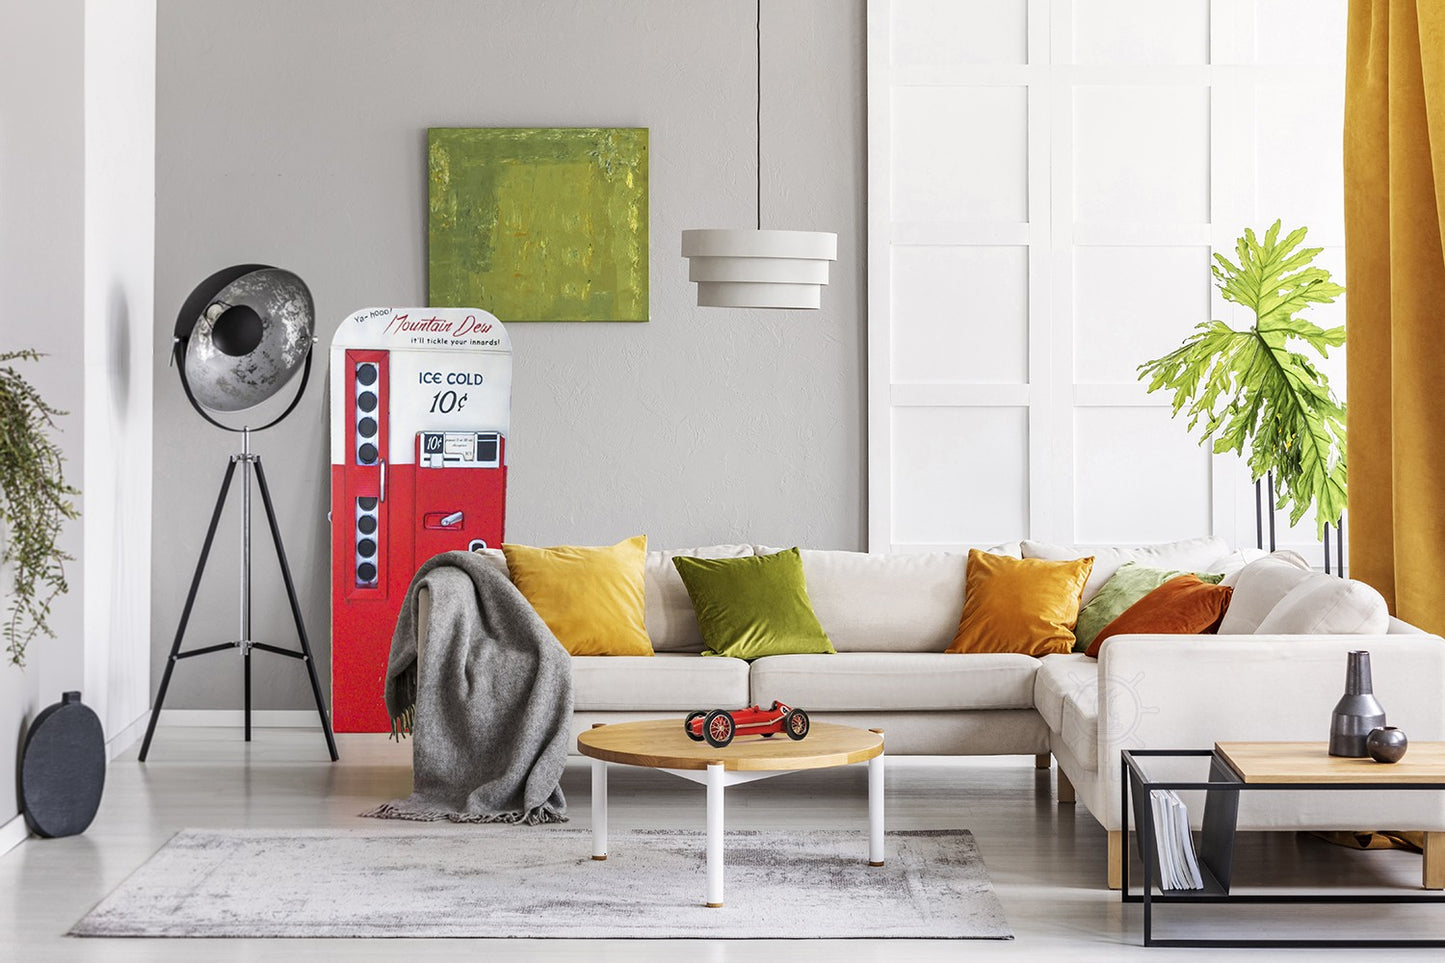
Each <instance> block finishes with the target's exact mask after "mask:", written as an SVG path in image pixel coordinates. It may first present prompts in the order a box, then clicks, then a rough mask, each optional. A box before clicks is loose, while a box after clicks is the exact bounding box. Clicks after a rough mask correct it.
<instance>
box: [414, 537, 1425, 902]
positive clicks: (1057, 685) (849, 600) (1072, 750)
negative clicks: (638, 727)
mask: <svg viewBox="0 0 1445 963" xmlns="http://www.w3.org/2000/svg"><path fill="white" fill-rule="evenodd" d="M990 550H991V551H994V552H997V553H1000V554H1009V555H1014V556H1020V555H1022V556H1027V557H1044V558H1061V557H1070V556H1072V555H1078V554H1092V555H1095V557H1096V563H1095V572H1094V575H1093V576H1092V577H1091V578H1090V580H1089V584H1088V585H1087V586H1086V588H1085V596H1086V601H1087V599H1088V598H1092V596H1093V594H1094V593H1095V592H1097V591H1098V589H1099V587H1100V586H1101V585H1102V584H1103V583H1104V582H1105V581H1107V579H1108V577H1109V575H1110V574H1112V572H1113V571H1114V570H1115V569H1116V568H1117V567H1118V566H1119V565H1120V564H1122V563H1123V562H1125V561H1128V560H1130V559H1133V560H1136V561H1139V562H1140V563H1141V564H1145V565H1153V566H1158V567H1165V568H1174V569H1185V570H1197V571H1221V570H1227V571H1228V572H1229V573H1230V580H1233V579H1235V578H1240V577H1241V575H1242V569H1243V568H1244V566H1245V564H1246V563H1247V562H1248V561H1249V560H1250V559H1251V558H1253V557H1255V556H1257V555H1262V554H1263V553H1238V552H1234V553H1232V552H1230V551H1229V549H1228V547H1227V546H1226V545H1225V544H1224V543H1223V542H1222V541H1221V540H1219V539H1214V538H1203V539H1192V540H1188V541H1184V542H1176V543H1169V544H1166V545H1157V546H1145V547H1140V548H1118V549H1094V550H1091V551H1088V552H1083V551H1075V550H1074V549H1071V548H1068V547H1063V546H1050V545H1044V544H1041V543H1036V542H1021V543H1012V544H1009V545H1001V546H995V547H994V548H993V549H990ZM771 551H776V549H770V548H767V547H765V546H751V545H714V546H707V547H701V548H692V549H683V550H673V551H664V552H650V553H648V556H647V562H646V570H645V597H646V607H647V610H646V623H647V630H648V635H649V637H650V638H651V641H652V646H653V649H654V651H655V652H656V655H655V656H653V657H650V658H649V657H600V656H579V657H574V659H573V663H572V664H573V695H574V702H575V711H574V716H573V728H574V730H575V732H577V733H580V732H582V731H584V730H586V729H588V728H590V727H591V726H593V725H594V724H597V723H609V722H618V721H624V720H634V719H649V718H679V719H680V718H681V716H682V714H683V713H685V712H687V711H690V710H693V709H705V708H719V707H720V708H738V707H742V706H745V705H750V704H753V703H758V704H762V705H768V704H770V703H771V702H772V700H774V699H777V700H780V701H782V702H786V703H788V704H789V705H794V706H798V707H801V708H804V709H806V710H807V711H808V713H809V715H810V716H812V717H813V718H815V719H819V720H826V721H834V722H841V723H846V724H852V725H857V726H862V727H869V728H882V729H884V730H885V731H886V732H887V742H888V751H889V753H890V754H891V755H1006V754H1032V755H1034V756H1036V757H1037V758H1038V759H1039V760H1040V763H1041V765H1044V766H1047V765H1048V757H1049V755H1050V754H1052V755H1053V757H1054V759H1055V760H1056V761H1057V763H1058V790H1059V799H1060V802H1064V803H1072V802H1074V801H1075V800H1076V799H1077V801H1078V802H1081V803H1082V804H1083V805H1085V806H1086V807H1087V808H1088V810H1089V811H1090V813H1092V814H1093V815H1094V817H1095V818H1096V819H1097V820H1098V821H1099V822H1100V823H1101V824H1102V825H1103V827H1104V828H1105V829H1106V830H1108V831H1109V832H1110V842H1111V851H1112V852H1113V853H1114V855H1115V856H1116V857H1117V852H1118V851H1119V849H1120V847H1121V843H1122V837H1121V834H1120V832H1119V830H1120V824H1119V752H1120V750H1122V749H1125V748H1131V747H1152V748H1201V747H1208V746H1210V745H1211V744H1212V743H1213V742H1215V741H1223V740H1270V739H1289V740H1322V739H1325V738H1327V736H1328V727H1329V716H1330V709H1331V708H1332V706H1333V704H1334V702H1335V700H1337V699H1338V697H1339V694H1340V692H1341V691H1342V688H1343V682H1344V667H1345V653H1346V652H1347V651H1349V650H1351V649H1355V648H1365V649H1369V650H1370V651H1371V652H1372V653H1373V655H1374V675H1375V684H1376V692H1377V693H1378V694H1379V696H1380V699H1381V701H1382V702H1383V703H1384V704H1385V707H1386V709H1387V711H1389V712H1390V722H1391V723H1392V724H1396V725H1399V726H1401V727H1402V728H1404V729H1405V730H1406V731H1407V732H1408V733H1409V735H1410V736H1411V738H1412V739H1416V740H1440V739H1445V704H1442V700H1441V697H1440V694H1441V693H1442V692H1445V645H1442V640H1441V639H1440V638H1438V637H1436V636H1433V635H1426V634H1424V633H1421V632H1419V630H1417V629H1414V628H1413V627H1411V626H1408V625H1406V624H1405V623H1402V622H1399V621H1397V620H1393V619H1391V620H1388V625H1387V626H1385V628H1384V629H1383V631H1380V632H1377V633H1374V634H1369V635H1359V634H1351V635H1335V636H1319V635H1288V634H1270V635H1253V634H1249V633H1252V632H1253V631H1254V629H1253V628H1251V629H1249V633H1236V634H1231V635H1220V636H1213V635H1210V636H1160V637H1153V638H1151V637H1145V636H1119V637H1116V638H1113V639H1110V640H1108V641H1107V642H1106V643H1105V644H1104V646H1103V649H1102V651H1101V653H1100V658H1098V659H1091V658H1087V657H1085V656H1083V655H1054V656H1047V657H1045V658H1043V659H1037V658H1033V657H1031V656H1027V655H1017V654H976V655H949V654H946V653H945V651H944V650H945V649H946V648H947V647H948V645H949V643H950V642H951V641H952V639H953V636H954V633H955V631H956V629H957V627H958V622H959V617H960V615H961V613H962V608H963V586H964V572H965V565H966V562H967V556H966V555H963V554H956V553H933V554H923V555H870V554H864V553H858V552H837V551H812V550H807V549H804V550H803V551H802V553H801V554H802V561H803V570H804V575H805V577H806V579H807V583H808V593H809V596H810V598H811V600H812V603H813V607H814V610H815V611H816V612H817V614H818V618H819V621H821V622H822V624H823V627H824V629H826V630H827V632H828V635H829V637H830V638H831V639H832V641H833V644H834V646H835V647H836V648H837V650H838V654H837V655H780V656H769V657H766V658H761V659H757V660H756V661H754V662H752V663H751V664H749V663H747V662H744V661H741V660H738V659H731V658H722V657H716V656H708V657H703V656H700V655H699V653H700V652H701V651H702V648H703V643H702V637H701V634H700V633H699V630H698V626H697V620H696V618H695V617H694V614H693V609H692V603H691V601H690V599H689V598H688V595H687V591H686V589H685V588H684V586H683V584H682V580H681V579H680V578H679V577H678V575H677V572H676V570H675V569H674V568H673V565H672V562H671V559H672V557H673V556H674V555H695V556H701V557H708V558H730V557H742V556H747V555H753V554H765V553H768V552H771ZM484 554H486V556H487V557H488V558H489V559H490V560H492V562H493V563H494V564H496V565H497V566H498V567H499V568H500V569H501V570H503V571H505V568H506V563H505V560H504V559H503V557H502V553H501V552H497V551H488V552H485V553H484ZM1306 574H1308V573H1306ZM1318 577H1319V578H1328V576H1323V575H1318ZM1335 581H1336V582H1338V581H1339V580H1335ZM1246 582H1248V580H1246ZM1248 587H1249V586H1248V584H1246V586H1245V588H1248ZM1240 591H1241V589H1240V588H1239V587H1236V593H1239V592H1240ZM1270 591H1273V587H1272V585H1271V587H1270ZM1366 591H1368V590H1366ZM1263 594H1267V593H1262V592H1260V591H1255V592H1253V594H1252V595H1250V596H1249V601H1248V604H1247V605H1245V606H1243V607H1241V610H1242V611H1243V610H1245V609H1251V607H1253V608H1261V607H1262V608H1263V609H1265V610H1268V609H1271V608H1273V607H1274V606H1275V604H1276V603H1277V602H1278V601H1280V600H1279V599H1275V600H1270V599H1267V598H1263V597H1261V596H1262V595H1263ZM1283 594H1284V593H1281V598H1282V596H1283ZM1237 597H1238V594H1237ZM1233 611H1234V606H1232V607H1231V612H1233ZM419 624H420V625H422V626H424V625H425V624H426V620H425V618H424V617H423V618H421V619H419ZM1381 624H1383V623H1381ZM1227 627H1228V626H1226V628H1227ZM1246 795H1248V794H1246ZM1400 795H1401V796H1404V795H1405V794H1400ZM1423 795H1424V794H1413V796H1411V797H1410V798H1403V799H1392V800H1382V799H1381V797H1378V796H1376V797H1369V798H1363V799H1362V798H1360V797H1358V796H1356V795H1355V794H1344V793H1335V794H1330V795H1325V794H1315V796H1313V797H1311V796H1305V795H1302V794H1297V795H1296V796H1295V797H1294V798H1291V799H1289V800H1287V801H1285V802H1284V803H1281V802H1280V801H1279V800H1278V799H1275V800H1269V799H1253V798H1251V799H1248V800H1246V802H1245V803H1244V804H1242V805H1241V809H1240V823H1239V825H1240V828H1241V829H1247V830H1248V829H1350V828H1359V827H1361V826H1368V827H1376V826H1380V827H1384V826H1391V827H1396V828H1411V829H1425V830H1445V813H1442V811H1441V805H1440V803H1439V802H1438V801H1436V800H1433V799H1425V798H1423ZM1430 795H1433V794H1430ZM1192 808H1194V809H1198V808H1199V807H1192ZM1432 839H1434V837H1432ZM1441 840H1445V836H1441ZM1434 858H1435V859H1436V860H1440V859H1445V852H1442V851H1441V850H1440V848H1437V849H1436V850H1435V851H1434ZM1116 876H1117V858H1114V859H1111V860H1110V877H1111V880H1114V879H1116Z"/></svg>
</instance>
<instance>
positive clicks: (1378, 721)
mask: <svg viewBox="0 0 1445 963" xmlns="http://www.w3.org/2000/svg"><path fill="white" fill-rule="evenodd" d="M1384 725H1385V709H1384V707H1383V706H1381V705H1380V703H1379V701H1378V700H1377V699H1376V698H1375V691H1374V681H1373V680H1372V679H1371V678H1370V653H1368V652H1366V651H1364V650H1363V649H1360V650H1357V651H1354V652H1351V653H1350V663H1349V667H1348V668H1347V669H1346V670H1345V694H1344V695H1342V696H1340V701H1339V702H1337V703H1336V704H1335V711H1334V715H1332V716H1331V717H1330V755H1332V756H1350V757H1352V758H1356V759H1363V758H1364V757H1365V756H1367V755H1369V750H1367V749H1366V748H1365V740H1366V739H1367V738H1369V735H1370V732H1371V730H1374V729H1379V728H1381V727H1383V726H1384Z"/></svg>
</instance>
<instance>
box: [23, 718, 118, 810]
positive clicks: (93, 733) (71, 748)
mask: <svg viewBox="0 0 1445 963" xmlns="http://www.w3.org/2000/svg"><path fill="white" fill-rule="evenodd" d="M104 789H105V732H104V730H103V729H102V728H101V725H100V718H99V717H98V716H96V714H95V713H94V712H93V711H92V710H91V708H90V707H89V706H87V705H85V704H84V703H82V702H81V701H80V693H79V692H67V693H65V694H64V695H63V696H61V699H60V701H59V702H57V703H55V704H54V705H52V706H48V707H46V708H45V709H44V710H42V711H41V713H40V715H38V716H36V717H35V721H34V722H33V723H32V724H31V726H30V731H29V732H28V733H26V735H25V747H24V749H22V750H21V762H20V805H21V807H22V808H23V810H24V812H25V824H26V825H27V826H29V827H30V831H31V832H32V833H34V834H35V835H37V836H46V837H54V836H75V835H77V834H79V833H83V832H85V829H86V827H87V826H89V825H90V822H91V820H93V819H94V818H95V813H96V810H98V809H99V808H100V794H101V792H102V791H103V790H104Z"/></svg>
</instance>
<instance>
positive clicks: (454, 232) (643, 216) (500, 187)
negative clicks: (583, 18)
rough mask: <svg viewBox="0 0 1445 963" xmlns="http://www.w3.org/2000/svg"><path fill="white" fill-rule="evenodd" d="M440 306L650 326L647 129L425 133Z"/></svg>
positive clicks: (434, 291)
mask: <svg viewBox="0 0 1445 963" xmlns="http://www.w3.org/2000/svg"><path fill="white" fill-rule="evenodd" d="M427 172H428V183H429V192H428V194H429V217H428V231H427V239H428V250H427V254H428V257H427V262H428V288H429V297H430V301H431V305H432V306H433V307H478V308H485V309H486V310H488V311H490V312H491V313H492V314H495V315H496V316H497V317H498V318H500V319H501V320H502V321H504V322H513V321H646V320H647V319H648V300H647V297H648V291H647V282H648V261H647V249H648V243H647V239H648V220H647V218H648V207H647V128H645V127H439V128H432V129H431V130H429V131H428V132H427Z"/></svg>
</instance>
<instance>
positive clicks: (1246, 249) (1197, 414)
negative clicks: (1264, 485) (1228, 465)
mask: <svg viewBox="0 0 1445 963" xmlns="http://www.w3.org/2000/svg"><path fill="white" fill-rule="evenodd" d="M1305 230H1306V229H1305V228H1299V229H1298V230H1296V231H1292V232H1290V234H1289V235H1288V236H1287V237H1286V238H1285V239H1284V240H1283V241H1281V240H1279V234H1280V222H1279V221H1275V222H1274V224H1272V225H1271V226H1270V228H1269V230H1268V231H1266V232H1265V235H1264V241H1263V242H1260V241H1259V239H1258V238H1257V237H1256V236H1255V233H1254V231H1253V230H1252V229H1250V230H1246V231H1245V232H1244V236H1243V237H1241V238H1240V239H1239V241H1238V243H1237V244H1236V245H1235V254H1236V257H1237V259H1238V263H1237V264H1236V263H1235V262H1233V261H1230V260H1229V259H1228V258H1227V257H1225V256H1224V255H1222V254H1216V255H1214V261H1215V263H1214V268H1213V272H1214V281H1215V287H1217V288H1219V291H1220V293H1221V294H1223V295H1224V298H1225V300H1227V301H1232V302H1234V303H1235V304H1238V305H1241V306H1243V307H1245V308H1247V309H1249V310H1250V311H1252V312H1254V324H1253V325H1251V326H1250V327H1249V328H1247V329H1246V330H1243V331H1236V330H1235V329H1234V328H1231V327H1230V326H1229V325H1227V324H1225V323H1224V322H1223V321H1205V322H1203V323H1201V324H1199V325H1196V326H1195V331H1196V332H1197V333H1196V334H1194V335H1192V336H1191V337H1190V338H1189V339H1188V340H1186V341H1185V342H1184V344H1183V345H1182V346H1181V347H1179V348H1177V349H1176V350H1174V351H1172V352H1170V353H1169V354H1167V355H1165V356H1164V357H1162V358H1158V359H1156V360H1154V361H1147V362H1145V363H1144V364H1141V365H1140V366H1139V377H1140V379H1141V380H1143V379H1145V378H1148V379H1149V391H1151V392H1152V391H1158V390H1160V389H1164V390H1167V391H1172V392H1174V404H1173V408H1174V414H1175V415H1176V416H1177V415H1178V414H1179V413H1180V412H1181V411H1186V412H1187V413H1188V415H1189V430H1190V431H1193V430H1194V429H1195V427H1196V426H1198V425H1200V424H1201V423H1202V424H1203V436H1202V437H1201V438H1200V444H1201V445H1202V444H1204V442H1205V441H1206V440H1208V439H1210V438H1213V439H1214V451H1215V453H1216V454H1222V453H1223V452H1227V451H1232V452H1234V453H1236V454H1241V455H1242V454H1244V449H1245V446H1246V445H1248V446H1249V455H1248V463H1249V470H1250V474H1251V477H1252V478H1253V479H1254V480H1255V481H1258V480H1259V479H1261V478H1263V477H1264V476H1265V475H1266V474H1267V473H1269V472H1274V480H1275V487H1276V491H1277V493H1278V496H1279V501H1278V503H1277V504H1276V505H1275V507H1276V508H1278V509H1284V508H1288V509H1289V519H1290V524H1291V525H1294V524H1297V523H1298V522H1299V520H1300V519H1301V518H1303V517H1304V514H1305V512H1307V511H1308V510H1309V509H1310V508H1311V506H1313V507H1314V509H1315V520H1316V525H1317V527H1318V530H1319V534H1320V536H1321V537H1323V535H1324V527H1325V525H1327V524H1333V523H1334V522H1336V521H1338V520H1339V518H1340V515H1341V513H1342V512H1343V511H1344V510H1345V501H1346V499H1345V407H1344V405H1343V404H1342V403H1341V402H1340V401H1339V399H1338V398H1336V397H1335V394H1334V392H1333V391H1332V390H1330V384H1329V379H1328V378H1326V377H1325V375H1324V373H1323V372H1321V371H1320V370H1319V369H1318V368H1317V367H1315V362H1314V360H1313V359H1312V358H1310V357H1308V356H1307V355H1305V354H1303V353H1301V352H1300V351H1298V350H1294V348H1296V347H1298V348H1307V349H1311V350H1313V351H1314V352H1315V353H1317V354H1318V355H1319V357H1320V358H1325V357H1327V356H1328V352H1329V349H1330V348H1337V347H1339V346H1340V345H1342V344H1344V343H1345V329H1344V328H1343V327H1336V328H1328V329H1326V328H1321V327H1319V326H1318V325H1316V324H1313V323H1311V322H1309V321H1306V320H1305V319H1304V318H1302V317H1300V316H1299V315H1300V313H1301V312H1302V311H1304V310H1305V309H1306V308H1308V307H1309V306H1310V305H1311V304H1329V303H1330V302H1332V301H1334V300H1335V298H1337V297H1338V296H1339V295H1340V294H1341V293H1343V292H1344V290H1345V289H1344V288H1343V287H1341V286H1340V285H1338V284H1335V283H1333V282H1332V281H1331V280H1330V272H1328V271H1326V270H1325V269H1324V268H1318V267H1310V266H1309V265H1310V262H1312V261H1313V260H1314V259H1315V256H1316V255H1318V254H1319V253H1320V252H1321V251H1322V250H1324V249H1323V248H1318V247H1310V248H1300V243H1301V242H1302V241H1304V238H1305Z"/></svg>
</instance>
